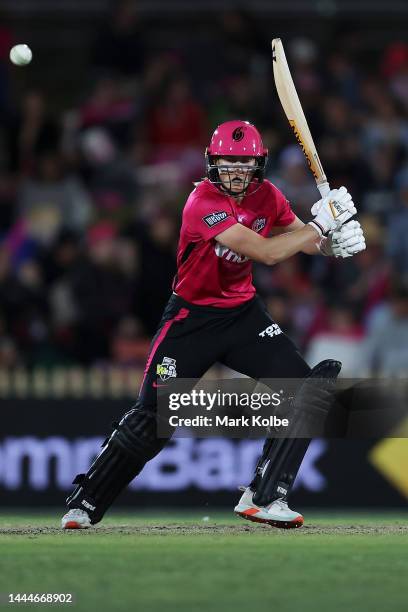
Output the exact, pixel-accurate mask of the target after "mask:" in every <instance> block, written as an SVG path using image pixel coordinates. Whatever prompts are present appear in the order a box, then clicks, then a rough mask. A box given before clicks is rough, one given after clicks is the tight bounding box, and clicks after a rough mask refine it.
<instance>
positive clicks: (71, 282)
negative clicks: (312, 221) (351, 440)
mask: <svg viewBox="0 0 408 612" xmlns="http://www.w3.org/2000/svg"><path fill="white" fill-rule="evenodd" d="M151 34H152V33H151V32H149V28H147V27H146V24H144V23H143V19H142V17H141V16H140V14H139V13H138V12H137V10H135V5H134V3H133V2H129V1H128V0H125V1H122V2H119V3H117V4H116V5H115V10H114V11H113V13H112V14H111V15H109V18H107V20H106V23H105V24H104V25H103V26H101V27H100V28H99V29H98V30H95V36H94V39H93V40H91V41H90V44H89V48H88V49H84V50H83V53H84V61H87V62H88V63H89V82H88V86H87V88H86V90H82V91H78V92H76V94H75V98H76V104H75V105H74V107H71V106H70V107H67V108H62V109H58V110H56V109H55V108H54V107H53V105H52V100H50V99H49V98H48V96H47V93H46V89H44V88H42V87H41V85H37V86H36V87H32V88H26V89H25V91H24V92H23V95H22V96H20V98H19V103H18V104H17V105H16V104H15V103H13V71H14V70H15V68H11V66H10V64H9V62H8V51H9V49H10V47H11V45H12V44H13V34H12V32H11V31H9V30H8V29H7V28H6V27H1V26H0V110H1V122H0V368H5V367H6V368H8V367H13V366H16V365H24V366H27V367H29V368H30V367H32V366H35V365H38V364H41V365H44V366H53V365H56V364H58V365H64V364H67V365H68V364H73V363H80V364H83V365H94V364H104V363H114V364H116V365H119V366H121V365H123V366H126V365H132V366H134V365H140V366H142V365H143V362H144V359H145V356H146V351H147V350H148V346H149V341H150V338H151V337H152V335H153V334H154V332H155V328H156V325H157V323H158V321H159V319H160V314H161V311H162V309H163V307H164V305H165V303H166V301H167V299H168V296H169V294H170V291H171V281H172V277H173V274H174V272H175V254H176V247H177V239H178V229H179V225H180V213H181V210H182V208H183V205H184V202H185V199H186V196H187V195H188V193H189V192H190V190H191V188H192V183H193V181H195V180H198V179H200V177H202V176H203V174H204V149H205V146H206V144H207V143H208V140H209V137H210V134H211V132H212V130H213V129H214V128H215V126H216V125H217V123H220V122H222V121H225V120H228V119H232V118H240V119H247V120H249V121H251V122H253V123H255V124H256V125H257V127H258V128H259V129H260V131H261V132H262V134H263V136H264V140H265V144H266V146H268V147H269V151H270V157H269V162H268V168H267V177H268V178H269V179H270V180H272V182H273V183H275V184H276V185H277V186H278V187H279V188H280V189H282V191H283V192H284V193H285V195H286V196H287V197H288V199H289V200H290V201H291V202H292V205H293V208H294V210H295V212H296V214H298V216H299V217H300V218H302V219H303V220H308V219H309V218H310V207H311V205H312V204H313V203H314V202H315V201H316V200H317V199H318V197H319V195H318V192H317V190H316V186H315V183H314V180H313V177H312V176H311V175H310V172H309V171H308V169H307V167H306V164H305V161H304V158H303V155H302V153H301V151H300V149H299V147H298V146H297V145H296V144H294V137H293V134H292V133H291V132H290V129H289V127H288V125H287V122H286V119H285V117H284V115H283V113H282V110H281V107H280V104H279V101H278V98H277V96H276V93H275V90H274V85H273V81H272V69H271V58H270V45H269V43H268V35H264V33H263V32H262V28H261V24H260V23H259V22H256V21H254V20H253V19H250V18H249V17H248V15H245V14H244V13H242V12H239V11H229V12H225V13H222V14H220V15H219V16H218V17H217V19H216V22H215V23H214V28H213V30H212V31H208V32H207V33H205V32H204V33H201V35H198V34H197V36H195V33H194V32H192V33H191V35H190V38H188V40H187V42H186V44H185V45H184V46H183V48H182V49H180V48H177V49H172V50H168V49H156V48H153V47H152V45H151V39H152V36H151ZM285 45H286V47H287V54H288V57H289V62H290V65H291V68H292V73H293V77H294V80H295V83H296V85H297V88H298V92H299V96H300V98H301V100H302V104H303V107H304V110H305V113H306V116H307V118H308V121H309V124H310V128H311V131H312V133H313V136H314V139H315V141H316V143H317V145H318V150H319V153H320V157H321V159H322V161H323V163H324V167H325V171H326V174H327V175H328V177H329V179H330V183H331V186H332V187H338V186H340V185H342V184H344V185H346V186H347V188H348V189H349V191H350V192H351V193H352V194H353V198H354V201H355V202H356V204H357V206H358V209H359V219H360V221H361V223H362V225H363V227H364V230H365V233H366V236H367V250H366V251H365V252H363V253H361V254H359V255H358V256H356V257H354V258H350V259H347V260H338V259H333V258H324V257H307V256H300V255H299V256H297V257H293V258H291V259H290V260H288V261H286V262H283V263H281V264H279V265H278V266H276V267H270V268H267V267H263V266H256V268H255V274H254V276H255V282H256V285H257V287H258V289H259V292H260V293H261V295H263V296H264V298H265V299H266V301H267V303H268V306H269V308H270V312H271V314H272V316H273V318H274V319H275V320H276V321H277V322H278V323H279V324H280V325H281V326H282V328H283V329H284V330H285V331H287V332H288V333H289V334H290V336H291V337H292V338H293V339H294V340H295V341H296V342H297V343H298V345H299V347H300V348H301V350H302V351H303V352H304V353H305V355H306V357H307V359H308V360H309V361H310V363H311V364H312V365H313V364H314V363H316V362H317V361H319V360H320V359H321V358H324V357H328V356H329V357H336V358H339V359H340V360H342V361H343V362H344V364H345V374H346V375H352V374H353V375H357V374H361V375H366V374H367V373H374V374H382V375H384V374H385V375H397V376H398V375H401V374H403V373H404V372H406V371H407V370H408V241H407V239H406V236H407V234H408V45H407V44H406V43H404V42H398V41H397V42H395V43H393V44H391V45H388V46H387V47H385V48H384V49H382V51H381V53H380V54H379V55H378V57H375V58H374V57H373V58H370V61H365V62H362V61H357V60H356V46H355V40H354V39H353V37H352V36H347V34H344V36H343V37H342V38H340V39H339V41H338V44H337V45H334V44H329V43H327V44H326V47H325V48H324V49H322V48H321V47H319V45H317V43H316V42H315V41H313V40H311V39H307V38H296V37H292V38H289V39H288V40H287V41H286V40H285ZM323 51H324V52H323Z"/></svg>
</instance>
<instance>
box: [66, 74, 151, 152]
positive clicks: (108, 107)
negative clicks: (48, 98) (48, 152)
mask: <svg viewBox="0 0 408 612" xmlns="http://www.w3.org/2000/svg"><path fill="white" fill-rule="evenodd" d="M139 111H140V109H138V108H137V106H136V103H135V101H134V100H133V99H132V98H131V97H130V96H129V94H128V93H127V92H126V91H125V90H124V88H123V84H122V82H121V81H118V80H117V79H115V78H113V77H108V76H104V77H102V78H99V79H98V80H97V81H96V83H95V85H94V88H93V89H92V91H91V95H90V96H89V98H88V99H87V100H86V101H85V102H84V104H83V105H82V106H81V108H80V109H79V117H78V122H79V129H80V130H87V129H89V128H94V127H103V128H104V129H105V130H107V131H108V132H109V135H110V137H111V138H112V139H113V142H114V143H115V146H117V147H122V148H124V147H126V146H127V145H128V144H129V141H130V134H131V131H132V125H133V121H134V120H135V118H136V116H137V114H138V112H139Z"/></svg>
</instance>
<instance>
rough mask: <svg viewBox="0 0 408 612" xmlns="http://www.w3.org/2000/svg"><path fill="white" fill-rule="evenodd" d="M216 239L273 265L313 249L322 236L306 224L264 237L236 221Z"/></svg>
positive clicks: (248, 255) (256, 259)
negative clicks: (289, 230) (305, 250)
mask: <svg viewBox="0 0 408 612" xmlns="http://www.w3.org/2000/svg"><path fill="white" fill-rule="evenodd" d="M216 240H217V242H219V243H220V244H222V245H223V246H226V247H227V248H229V249H231V250H232V251H235V252H236V253H239V254H240V255H244V256H245V257H249V258H250V259H252V260H253V261H258V262H260V263H264V264H267V265H268V266H273V265H274V264H277V263H279V262H280V261H284V260H285V259H288V258H289V257H292V255H295V254H296V253H299V252H300V251H303V250H304V249H312V247H313V244H315V243H316V242H320V240H321V238H320V236H319V234H318V232H317V231H316V230H315V229H314V227H312V226H311V225H304V226H302V227H301V228H299V229H295V230H293V231H291V232H288V233H285V234H281V235H280V236H273V237H271V238H264V237H263V236H260V235H259V234H257V233H256V232H254V231H253V230H251V229H249V228H248V227H245V226H244V225H241V224H240V223H236V224H235V225H233V226H232V227H229V228H228V229H226V230H225V231H223V232H221V233H220V234H218V235H217V236H216Z"/></svg>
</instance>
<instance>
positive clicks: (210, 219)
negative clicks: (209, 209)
mask: <svg viewBox="0 0 408 612" xmlns="http://www.w3.org/2000/svg"><path fill="white" fill-rule="evenodd" d="M227 217H228V213H227V212H225V210H220V211H218V212H213V213H211V214H210V215H206V216H205V217H203V221H204V222H205V223H206V224H207V225H208V227H214V225H217V224H218V223H221V221H224V220H225V219H226V218H227Z"/></svg>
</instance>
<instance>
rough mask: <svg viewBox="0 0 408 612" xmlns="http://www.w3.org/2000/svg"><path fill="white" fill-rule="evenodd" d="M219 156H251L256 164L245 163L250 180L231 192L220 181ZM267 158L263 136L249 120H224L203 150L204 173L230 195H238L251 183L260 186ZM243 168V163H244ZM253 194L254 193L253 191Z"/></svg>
mask: <svg viewBox="0 0 408 612" xmlns="http://www.w3.org/2000/svg"><path fill="white" fill-rule="evenodd" d="M222 157H228V158H230V157H237V158H239V157H254V158H255V161H256V164H255V166H249V165H248V166H247V167H246V169H247V171H248V173H250V174H251V179H250V180H249V181H248V184H247V185H246V187H245V189H243V190H242V192H240V193H237V192H232V191H231V190H230V189H228V188H227V187H226V186H225V184H224V183H222V182H221V180H220V175H219V168H220V166H218V165H217V163H216V162H217V158H222ZM267 159H268V149H266V148H265V147H264V145H263V142H262V138H261V135H260V133H259V132H258V130H257V129H256V127H255V126H254V125H252V124H251V123H249V122H248V121H239V120H234V121H226V122H225V123H221V125H219V126H218V127H217V129H216V130H215V132H214V133H213V135H212V137H211V141H210V144H209V146H208V147H207V149H206V152H205V160H206V168H207V176H208V178H209V180H210V181H211V182H212V183H214V184H215V185H216V186H217V187H219V188H220V189H221V190H222V191H226V192H227V193H230V195H241V194H242V193H244V192H245V191H246V190H247V189H248V187H249V184H251V183H257V184H258V185H260V184H261V183H262V181H263V179H264V175H265V166H266V162H267ZM243 167H244V168H245V166H243ZM252 193H253V192H252Z"/></svg>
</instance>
